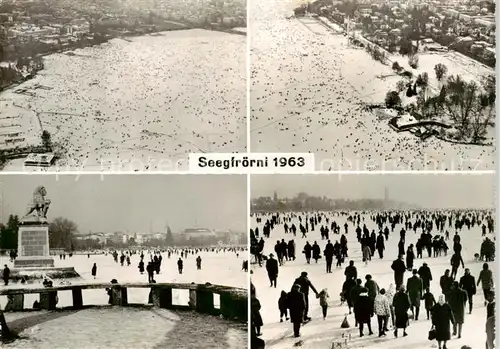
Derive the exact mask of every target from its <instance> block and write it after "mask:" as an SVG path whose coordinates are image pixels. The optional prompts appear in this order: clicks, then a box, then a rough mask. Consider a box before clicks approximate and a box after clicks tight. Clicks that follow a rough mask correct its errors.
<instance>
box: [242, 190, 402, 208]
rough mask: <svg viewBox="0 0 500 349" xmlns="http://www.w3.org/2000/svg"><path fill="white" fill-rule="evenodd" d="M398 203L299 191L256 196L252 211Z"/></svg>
mask: <svg viewBox="0 0 500 349" xmlns="http://www.w3.org/2000/svg"><path fill="white" fill-rule="evenodd" d="M388 205H389V206H394V205H400V203H394V202H387V201H385V200H383V199H357V200H348V199H330V198H327V197H325V196H322V197H321V196H311V195H308V194H306V193H299V194H297V195H296V196H295V197H293V198H280V199H276V198H274V199H273V198H270V197H258V198H255V199H253V200H252V202H251V209H252V212H289V211H291V212H309V211H333V210H346V211H369V210H384V209H387V208H389V207H387V206H388Z"/></svg>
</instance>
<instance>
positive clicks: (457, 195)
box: [251, 174, 496, 208]
mask: <svg viewBox="0 0 500 349" xmlns="http://www.w3.org/2000/svg"><path fill="white" fill-rule="evenodd" d="M385 187H387V188H388V191H389V198H390V199H392V200H396V201H403V202H406V203H408V204H415V205H418V206H419V207H421V208H494V207H495V190H496V189H495V188H496V186H495V176H494V175H442V174H441V175H434V174H433V175H406V174H405V175H403V174H398V175H394V174H392V175H391V174H384V175H378V174H377V175H346V174H342V176H341V177H339V175H333V174H328V175H273V176H270V175H260V176H256V175H254V176H252V179H251V193H252V197H259V196H272V195H273V192H274V191H275V190H276V192H277V194H278V196H282V197H293V196H295V195H296V194H298V193H300V192H305V193H307V194H309V195H315V196H323V195H324V196H326V197H329V198H332V199H335V198H344V199H361V198H370V199H383V198H384V188H385Z"/></svg>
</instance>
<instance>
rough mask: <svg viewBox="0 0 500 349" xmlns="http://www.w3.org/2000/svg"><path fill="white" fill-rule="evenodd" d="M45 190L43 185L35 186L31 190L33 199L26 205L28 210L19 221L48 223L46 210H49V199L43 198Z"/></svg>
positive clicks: (45, 193)
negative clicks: (33, 189) (32, 190)
mask: <svg viewBox="0 0 500 349" xmlns="http://www.w3.org/2000/svg"><path fill="white" fill-rule="evenodd" d="M46 195H47V190H46V189H45V187H44V186H38V187H36V189H35V191H34V192H33V199H32V200H31V203H30V204H29V206H28V210H27V212H26V214H25V215H24V217H23V218H22V219H21V223H37V222H38V223H48V222H47V211H48V210H49V206H50V200H49V199H47V198H45V196H46Z"/></svg>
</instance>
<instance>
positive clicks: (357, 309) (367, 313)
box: [354, 287, 373, 324]
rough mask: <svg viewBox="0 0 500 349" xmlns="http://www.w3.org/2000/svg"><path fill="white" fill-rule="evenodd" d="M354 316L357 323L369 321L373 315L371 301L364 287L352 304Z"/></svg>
mask: <svg viewBox="0 0 500 349" xmlns="http://www.w3.org/2000/svg"><path fill="white" fill-rule="evenodd" d="M354 316H355V318H356V321H357V323H359V324H367V323H369V322H370V319H371V317H372V316H373V302H372V301H371V299H370V298H369V297H368V290H367V289H366V288H364V287H363V288H362V290H361V293H360V294H359V296H358V299H357V300H356V304H354Z"/></svg>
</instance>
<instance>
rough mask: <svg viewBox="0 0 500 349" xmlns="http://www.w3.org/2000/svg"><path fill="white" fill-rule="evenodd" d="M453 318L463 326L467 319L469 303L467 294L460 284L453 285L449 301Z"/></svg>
mask: <svg viewBox="0 0 500 349" xmlns="http://www.w3.org/2000/svg"><path fill="white" fill-rule="evenodd" d="M448 303H449V304H450V307H451V310H452V311H453V317H454V318H455V322H456V323H457V324H463V323H464V318H465V304H466V303H467V292H466V291H465V290H463V289H461V288H460V287H459V286H458V282H455V283H454V284H453V287H452V288H451V290H450V294H449V301H448Z"/></svg>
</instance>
